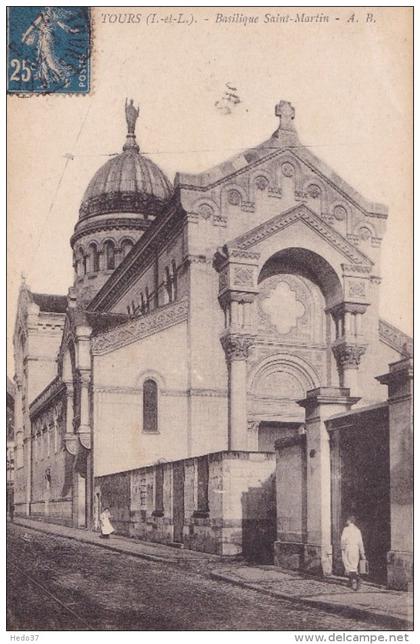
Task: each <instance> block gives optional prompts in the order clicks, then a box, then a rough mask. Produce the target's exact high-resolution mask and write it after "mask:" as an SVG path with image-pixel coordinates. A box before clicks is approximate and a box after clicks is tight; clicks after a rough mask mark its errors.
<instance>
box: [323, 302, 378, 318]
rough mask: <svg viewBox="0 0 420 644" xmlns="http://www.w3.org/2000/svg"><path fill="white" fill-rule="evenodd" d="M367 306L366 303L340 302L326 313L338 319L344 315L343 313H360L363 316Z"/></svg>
mask: <svg viewBox="0 0 420 644" xmlns="http://www.w3.org/2000/svg"><path fill="white" fill-rule="evenodd" d="M368 306H369V303H368V302H340V303H339V304H335V305H334V306H332V307H331V308H329V309H328V311H329V313H331V315H332V316H333V318H339V317H341V316H342V315H344V313H360V314H361V315H363V313H365V312H366V310H367V308H368Z"/></svg>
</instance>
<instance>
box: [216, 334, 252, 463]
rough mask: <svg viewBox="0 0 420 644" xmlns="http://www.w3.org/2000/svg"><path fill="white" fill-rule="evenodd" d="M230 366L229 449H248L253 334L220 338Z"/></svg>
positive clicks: (226, 335) (227, 335)
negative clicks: (250, 351) (249, 368)
mask: <svg viewBox="0 0 420 644" xmlns="http://www.w3.org/2000/svg"><path fill="white" fill-rule="evenodd" d="M220 341H221V343H222V346H223V349H224V351H225V355H226V362H227V366H228V399H229V418H228V449H229V450H247V449H248V436H247V434H248V423H247V396H246V394H247V364H246V360H247V357H248V351H249V348H250V347H251V346H252V344H253V342H254V337H253V336H251V335H243V334H231V333H227V334H225V335H223V336H222V337H221V339H220Z"/></svg>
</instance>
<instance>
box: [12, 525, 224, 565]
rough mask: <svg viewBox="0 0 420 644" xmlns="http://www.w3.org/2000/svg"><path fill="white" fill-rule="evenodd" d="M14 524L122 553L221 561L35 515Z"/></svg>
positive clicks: (160, 559)
mask: <svg viewBox="0 0 420 644" xmlns="http://www.w3.org/2000/svg"><path fill="white" fill-rule="evenodd" d="M13 524H14V525H20V526H23V527H26V528H30V529H32V530H37V531H38V532H46V533H48V534H54V535H56V536H58V537H67V538H68V539H76V540H77V541H81V542H82V543H89V544H92V545H95V546H101V547H102V548H106V549H107V550H114V551H116V552H123V553H124V554H127V555H131V556H134V557H140V558H141V559H148V560H149V561H158V562H161V563H162V562H163V563H175V564H177V563H181V562H183V561H190V562H203V563H206V562H210V561H215V562H220V561H221V557H218V556H217V555H211V554H208V553H206V552H196V551H193V550H184V549H183V548H181V549H178V548H173V547H171V546H167V545H165V544H162V543H151V542H150V541H140V540H134V539H131V538H130V537H122V536H120V535H115V534H114V535H111V537H110V538H109V539H101V538H100V536H99V533H97V532H92V531H90V530H85V529H81V528H71V527H69V526H64V525H57V524H56V523H45V522H43V521H37V520H36V519H26V518H23V517H15V518H14V521H13Z"/></svg>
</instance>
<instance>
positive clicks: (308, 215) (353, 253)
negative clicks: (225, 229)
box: [227, 205, 373, 266]
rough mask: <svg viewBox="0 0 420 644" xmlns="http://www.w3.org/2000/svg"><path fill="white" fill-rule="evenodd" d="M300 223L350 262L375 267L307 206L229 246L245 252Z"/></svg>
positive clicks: (258, 227) (263, 226)
mask: <svg viewBox="0 0 420 644" xmlns="http://www.w3.org/2000/svg"><path fill="white" fill-rule="evenodd" d="M298 222H302V223H303V224H304V225H306V226H308V227H309V228H310V229H311V230H313V231H314V232H315V233H316V234H317V235H319V236H320V237H322V238H323V239H324V240H325V241H327V242H328V243H329V244H330V245H331V246H333V247H334V248H335V249H336V250H337V251H339V252H340V253H341V254H342V255H343V256H344V257H345V258H346V259H347V260H349V261H350V262H352V263H354V264H364V265H366V266H372V265H373V262H372V261H371V260H370V259H369V258H368V257H367V256H366V255H364V254H363V253H362V252H361V251H360V250H359V249H358V248H356V247H355V246H353V244H351V243H350V242H349V241H348V240H347V239H346V238H345V237H343V236H342V235H340V233H339V232H337V231H336V230H335V229H334V228H332V227H331V226H329V225H328V224H327V223H326V222H325V221H323V220H322V219H321V218H320V217H318V215H317V214H316V213H314V212H313V211H312V210H311V209H310V208H308V207H307V206H305V205H299V206H295V207H294V208H290V209H289V210H287V211H286V212H284V213H281V214H280V215H276V216H275V217H272V218H271V219H269V220H268V221H265V222H264V223H262V224H260V225H259V226H256V227H255V228H253V229H252V230H249V231H247V232H246V233H244V234H243V235H240V236H238V237H236V238H235V239H233V240H232V241H230V242H228V244H227V246H228V248H237V249H240V250H243V251H247V250H250V249H252V248H253V247H255V246H257V245H258V244H260V243H261V242H262V241H263V240H264V239H267V238H268V237H271V236H272V235H276V234H277V233H279V232H280V231H282V230H284V229H285V228H287V227H289V226H293V225H296V224H297V223H298Z"/></svg>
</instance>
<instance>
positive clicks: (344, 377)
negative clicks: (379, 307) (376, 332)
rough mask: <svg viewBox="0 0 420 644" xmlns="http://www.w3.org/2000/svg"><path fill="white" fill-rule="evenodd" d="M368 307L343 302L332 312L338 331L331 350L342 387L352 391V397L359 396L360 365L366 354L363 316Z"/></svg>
mask: <svg viewBox="0 0 420 644" xmlns="http://www.w3.org/2000/svg"><path fill="white" fill-rule="evenodd" d="M367 306H368V305H367V304H361V303H356V302H342V303H341V304H339V305H337V306H335V307H334V308H333V309H331V310H330V313H331V315H332V318H333V320H334V324H335V330H336V338H335V341H334V342H333V344H332V347H331V348H332V352H333V354H334V357H335V360H336V362H337V370H338V377H339V383H340V387H344V388H347V389H350V391H351V393H352V395H358V394H359V390H358V387H359V384H358V372H359V365H360V360H361V357H362V356H363V354H364V353H365V352H366V344H365V341H364V336H363V332H362V315H363V313H365V311H366V309H367Z"/></svg>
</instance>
